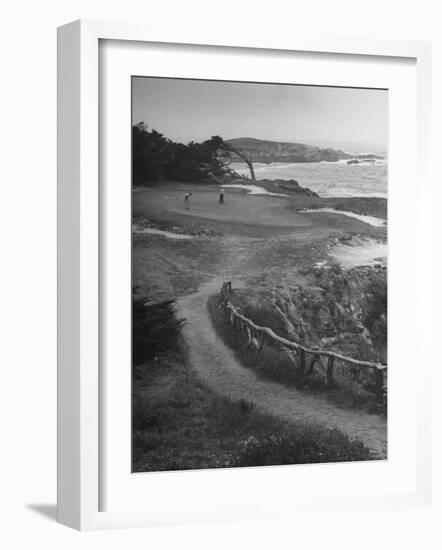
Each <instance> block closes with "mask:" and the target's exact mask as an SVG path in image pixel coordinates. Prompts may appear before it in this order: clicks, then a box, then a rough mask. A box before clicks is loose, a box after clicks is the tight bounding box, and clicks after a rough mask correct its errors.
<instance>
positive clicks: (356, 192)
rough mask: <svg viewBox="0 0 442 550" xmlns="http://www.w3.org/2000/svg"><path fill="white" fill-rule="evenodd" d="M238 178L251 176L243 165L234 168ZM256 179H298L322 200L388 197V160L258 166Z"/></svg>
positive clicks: (279, 163)
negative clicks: (330, 198)
mask: <svg viewBox="0 0 442 550" xmlns="http://www.w3.org/2000/svg"><path fill="white" fill-rule="evenodd" d="M230 167H231V168H233V169H234V170H235V171H236V172H237V173H238V174H241V175H246V176H248V175H249V170H248V168H247V167H246V166H245V165H244V164H242V163H236V162H235V163H232V164H231V165H230ZM254 169H255V175H256V179H257V180H260V179H285V180H289V179H294V180H296V181H297V182H298V183H299V185H301V186H302V187H308V188H309V189H311V190H312V191H315V192H316V193H318V194H319V196H320V197H385V198H386V197H387V178H388V166H387V162H386V161H385V160H377V161H376V162H374V163H368V162H367V163H366V162H361V163H360V164H350V165H348V164H347V162H346V161H345V160H344V161H342V160H341V161H339V162H305V163H282V162H275V163H272V164H262V163H258V162H257V163H254Z"/></svg>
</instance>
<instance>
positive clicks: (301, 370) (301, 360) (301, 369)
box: [299, 349, 305, 383]
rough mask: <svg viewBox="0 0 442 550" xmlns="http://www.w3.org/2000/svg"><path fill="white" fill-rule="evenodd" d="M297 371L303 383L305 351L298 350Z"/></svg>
mask: <svg viewBox="0 0 442 550" xmlns="http://www.w3.org/2000/svg"><path fill="white" fill-rule="evenodd" d="M299 373H300V375H301V382H302V383H304V379H305V351H304V350H303V349H300V350H299Z"/></svg>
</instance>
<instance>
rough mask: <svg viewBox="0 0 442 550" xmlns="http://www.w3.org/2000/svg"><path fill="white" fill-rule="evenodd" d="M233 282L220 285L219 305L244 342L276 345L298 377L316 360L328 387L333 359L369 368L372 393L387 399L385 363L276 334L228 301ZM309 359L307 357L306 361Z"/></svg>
mask: <svg viewBox="0 0 442 550" xmlns="http://www.w3.org/2000/svg"><path fill="white" fill-rule="evenodd" d="M231 293H232V283H231V281H227V282H225V283H223V285H222V287H221V306H222V308H223V310H224V311H225V312H226V314H227V315H228V316H229V321H230V323H231V325H232V326H233V327H234V328H238V329H239V330H240V331H241V333H242V334H244V335H245V337H246V338H247V346H253V347H254V348H255V349H256V350H258V351H260V350H262V348H263V347H264V345H265V344H268V345H273V346H276V347H277V348H278V349H279V350H281V351H283V352H285V353H286V355H288V357H289V358H290V360H291V361H292V362H293V363H294V364H295V365H297V366H298V368H299V372H300V375H301V378H302V379H304V378H305V377H306V376H309V375H310V374H312V372H313V369H314V366H315V364H318V363H319V365H321V366H322V367H323V368H324V370H325V372H326V380H327V386H328V387H334V386H335V385H336V380H335V376H334V371H335V366H336V365H335V363H336V362H337V361H339V362H340V363H344V364H347V365H351V366H352V367H355V368H361V369H371V370H372V372H373V374H374V378H375V393H376V397H377V399H378V400H379V401H381V402H385V400H386V390H387V388H386V378H387V365H383V364H381V363H373V362H370V361H360V360H359V359H353V358H352V357H347V356H345V355H342V354H340V353H336V352H334V351H330V350H323V349H319V348H309V347H306V346H304V345H302V344H299V343H298V342H293V341H291V340H287V339H286V338H283V337H282V336H279V335H278V334H276V333H275V332H273V330H272V329H271V328H268V327H261V326H259V325H256V324H255V323H254V322H253V321H251V320H250V319H248V318H247V317H245V316H244V315H242V314H241V313H240V312H239V310H238V308H236V307H235V306H234V305H233V304H232V302H231V301H230V295H231ZM309 359H310V361H309Z"/></svg>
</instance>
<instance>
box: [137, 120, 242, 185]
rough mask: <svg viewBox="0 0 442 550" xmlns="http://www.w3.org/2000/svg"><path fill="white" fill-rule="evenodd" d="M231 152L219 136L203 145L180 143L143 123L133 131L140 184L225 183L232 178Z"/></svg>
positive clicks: (138, 181)
mask: <svg viewBox="0 0 442 550" xmlns="http://www.w3.org/2000/svg"><path fill="white" fill-rule="evenodd" d="M228 151H229V149H228V147H227V144H226V143H225V142H224V140H223V139H222V138H221V137H219V136H212V137H211V138H210V139H208V140H206V141H203V142H202V143H195V142H193V141H191V142H190V143H188V144H187V145H185V144H183V143H176V142H173V141H171V140H170V139H168V138H166V137H165V136H164V135H163V134H160V133H159V132H157V131H156V130H150V131H149V130H148V128H147V126H146V125H145V124H144V123H143V122H140V123H139V124H136V125H134V126H133V128H132V170H133V172H132V174H133V182H134V183H138V184H141V185H142V184H143V183H148V182H151V181H156V180H169V181H183V182H187V181H202V180H212V181H213V180H215V181H219V180H222V179H223V178H224V177H225V176H227V175H232V174H233V172H232V170H231V169H230V168H229V167H228V164H229V161H230V155H229V152H228Z"/></svg>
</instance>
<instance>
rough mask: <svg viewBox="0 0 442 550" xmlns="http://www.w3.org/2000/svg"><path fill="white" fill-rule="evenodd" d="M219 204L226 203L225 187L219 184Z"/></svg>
mask: <svg viewBox="0 0 442 550" xmlns="http://www.w3.org/2000/svg"><path fill="white" fill-rule="evenodd" d="M219 204H224V187H223V186H222V185H220V186H219Z"/></svg>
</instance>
